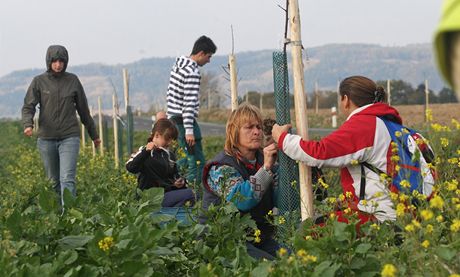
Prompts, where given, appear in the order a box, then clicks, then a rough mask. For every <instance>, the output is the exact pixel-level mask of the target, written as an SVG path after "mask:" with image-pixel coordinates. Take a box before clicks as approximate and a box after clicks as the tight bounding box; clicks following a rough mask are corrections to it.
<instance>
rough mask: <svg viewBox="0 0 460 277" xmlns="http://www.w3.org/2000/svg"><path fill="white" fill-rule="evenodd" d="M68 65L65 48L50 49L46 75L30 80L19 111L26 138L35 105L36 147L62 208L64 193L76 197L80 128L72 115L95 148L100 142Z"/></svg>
mask: <svg viewBox="0 0 460 277" xmlns="http://www.w3.org/2000/svg"><path fill="white" fill-rule="evenodd" d="M68 62H69V55H68V53H67V50H66V49H65V47H64V46H61V45H51V46H50V47H49V48H48V51H47V53H46V66H47V71H46V72H44V73H42V74H40V75H38V76H36V77H35V78H34V79H33V80H32V83H31V84H30V86H29V89H28V90H27V94H26V96H25V97H24V105H23V107H22V123H23V125H24V134H25V135H26V136H29V137H30V136H32V130H33V128H34V121H33V117H34V115H35V111H36V106H37V104H38V105H39V110H40V114H39V119H38V127H39V128H38V140H37V146H38V149H39V151H40V155H41V158H42V160H43V164H44V167H45V171H46V175H47V176H48V178H49V179H50V180H51V182H52V183H53V186H54V189H55V190H56V192H57V193H58V194H59V195H60V196H61V204H62V205H64V198H63V195H64V190H65V189H68V190H69V191H70V192H71V194H72V195H73V196H75V195H76V188H75V175H76V169H77V158H78V152H79V149H80V126H79V122H78V119H77V114H76V112H78V115H79V116H80V120H81V122H82V123H83V124H84V125H85V127H86V129H87V130H88V134H89V136H90V137H91V139H92V140H93V142H94V144H95V146H96V147H97V146H99V144H100V142H101V141H100V139H99V135H98V133H97V130H96V125H95V124H94V121H93V119H92V118H91V115H90V112H89V108H88V102H87V100H86V95H85V91H84V90H83V86H82V85H81V83H80V80H79V79H78V77H77V76H76V75H74V74H72V73H68V72H66V68H67V64H68Z"/></svg>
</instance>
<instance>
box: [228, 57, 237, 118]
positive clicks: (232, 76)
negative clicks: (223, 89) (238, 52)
mask: <svg viewBox="0 0 460 277" xmlns="http://www.w3.org/2000/svg"><path fill="white" fill-rule="evenodd" d="M228 66H229V67H230V91H231V95H232V111H233V110H236V108H238V84H237V80H236V59H235V56H234V55H233V54H230V55H229V56H228Z"/></svg>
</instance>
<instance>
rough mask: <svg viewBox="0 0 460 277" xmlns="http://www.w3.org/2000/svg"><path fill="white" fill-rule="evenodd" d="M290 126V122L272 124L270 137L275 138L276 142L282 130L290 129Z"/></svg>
mask: <svg viewBox="0 0 460 277" xmlns="http://www.w3.org/2000/svg"><path fill="white" fill-rule="evenodd" d="M291 128H292V126H291V124H286V125H281V126H280V125H278V124H275V125H273V129H272V137H273V139H274V140H275V142H276V143H278V140H279V138H280V136H281V134H282V133H284V132H287V131H289V129H291ZM280 147H283V146H282V145H280ZM280 149H281V148H280Z"/></svg>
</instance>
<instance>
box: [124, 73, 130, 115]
mask: <svg viewBox="0 0 460 277" xmlns="http://www.w3.org/2000/svg"><path fill="white" fill-rule="evenodd" d="M123 95H124V96H125V112H126V111H127V110H128V105H129V78H128V70H127V69H126V68H123Z"/></svg>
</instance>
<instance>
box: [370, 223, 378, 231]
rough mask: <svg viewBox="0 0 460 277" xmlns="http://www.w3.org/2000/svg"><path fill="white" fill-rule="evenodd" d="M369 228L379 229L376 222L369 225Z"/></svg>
mask: <svg viewBox="0 0 460 277" xmlns="http://www.w3.org/2000/svg"><path fill="white" fill-rule="evenodd" d="M371 229H373V230H380V226H379V225H378V224H377V223H374V224H372V225H371Z"/></svg>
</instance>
